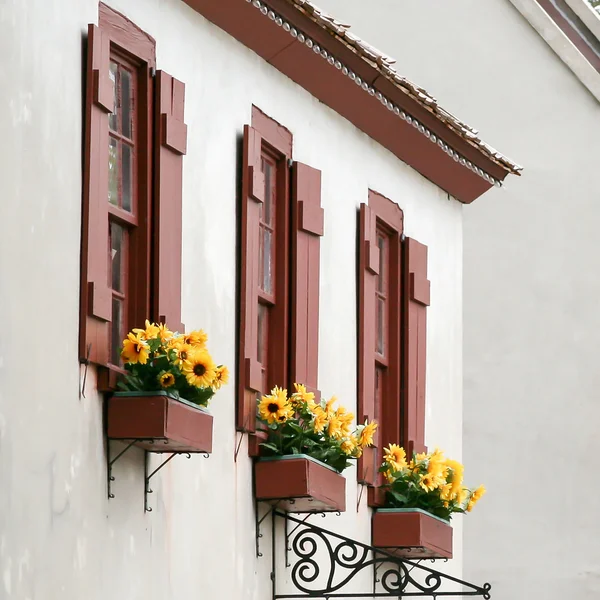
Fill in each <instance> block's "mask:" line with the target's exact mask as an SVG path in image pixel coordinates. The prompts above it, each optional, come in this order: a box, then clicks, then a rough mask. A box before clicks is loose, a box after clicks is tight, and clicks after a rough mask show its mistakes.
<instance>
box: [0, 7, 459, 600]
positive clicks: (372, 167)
mask: <svg viewBox="0 0 600 600" xmlns="http://www.w3.org/2000/svg"><path fill="white" fill-rule="evenodd" d="M111 4H112V5H113V6H114V8H116V9H117V10H120V11H122V12H124V13H125V14H126V16H128V17H129V18H131V19H132V20H133V21H134V22H136V23H137V24H138V25H139V26H140V27H142V28H143V29H144V30H145V31H147V32H148V33H149V34H151V35H152V36H154V37H155V38H156V40H157V55H158V68H162V69H165V70H166V71H168V72H169V73H171V74H172V75H174V76H175V77H177V78H179V79H181V80H182V81H184V82H185V83H186V85H187V90H186V91H187V93H186V122H187V124H188V134H189V138H188V154H187V156H186V158H185V163H184V165H185V166H184V209H183V211H184V214H183V219H184V226H183V246H184V256H183V322H184V323H186V325H187V327H188V328H190V329H191V328H196V327H203V328H205V329H206V330H207V331H208V333H209V336H210V339H209V347H210V349H211V351H212V353H213V355H214V356H215V358H216V359H217V360H218V361H219V362H221V361H222V362H224V363H225V364H228V365H229V366H230V367H231V368H232V370H233V369H234V366H235V357H236V352H235V344H234V341H235V335H236V309H235V307H236V291H235V265H236V255H237V249H236V219H235V215H236V190H237V181H236V177H237V164H236V153H237V150H238V143H239V136H240V135H241V132H242V129H243V125H244V124H245V123H248V122H249V121H250V114H251V105H252V103H254V104H256V105H257V106H259V107H260V108H261V109H262V110H264V111H265V112H266V113H267V114H269V115H270V116H272V117H274V118H275V119H277V120H279V121H280V122H282V123H283V124H285V125H286V126H287V127H288V128H290V129H291V130H292V132H293V133H294V158H296V159H297V160H300V161H303V162H306V163H308V164H311V165H312V166H314V167H317V168H319V169H321V170H322V172H323V194H322V196H323V206H324V208H325V236H324V237H323V241H322V258H321V261H322V277H321V286H322V287H321V332H320V333H321V344H320V387H321V389H322V391H323V393H324V394H326V395H330V394H333V393H335V394H337V395H338V396H339V398H340V400H341V401H342V402H343V403H344V404H346V405H347V406H348V407H349V408H351V409H355V407H356V354H355V347H356V343H355V340H356V306H355V298H356V282H355V272H356V266H355V264H356V263H355V259H356V225H357V208H358V206H359V204H360V203H361V202H363V201H366V200H367V191H368V188H369V187H372V188H373V189H376V190H377V191H379V192H381V193H383V194H385V195H387V196H389V197H391V198H392V199H394V200H396V201H397V202H398V203H399V204H400V206H401V207H402V208H403V210H404V213H405V223H406V233H407V235H410V236H413V237H415V238H417V239H418V240H419V241H421V242H423V243H425V244H427V245H428V246H429V257H430V258H429V277H430V279H431V281H432V296H431V297H432V305H431V308H430V310H429V334H428V335H429V337H428V343H429V365H428V366H429V370H428V393H429V407H428V414H427V441H428V443H430V444H432V445H433V444H439V445H440V446H443V447H444V448H446V449H447V451H448V452H449V454H451V455H454V456H456V457H457V458H460V452H461V435H462V432H461V408H462V405H461V397H462V382H461V378H460V372H461V368H462V356H461V343H462V340H461V330H462V326H461V310H462V305H461V302H462V298H461V280H462V272H461V270H462V258H461V257H462V208H461V206H460V205H459V204H458V203H457V202H455V201H454V200H451V199H448V198H447V196H446V194H444V193H443V192H442V191H441V190H439V189H438V188H437V187H435V186H434V185H433V184H432V183H430V182H428V181H426V180H425V179H423V178H422V177H421V176H420V175H418V174H417V173H415V172H414V171H412V170H411V169H410V168H408V167H407V166H406V165H404V164H403V163H401V162H400V161H398V160H397V159H396V158H395V157H393V156H392V155H391V154H390V153H388V152H387V151H386V150H384V149H383V148H381V147H379V146H378V145H377V144H375V143H374V142H372V141H371V140H370V139H369V138H368V137H367V136H365V135H364V134H362V133H360V132H359V131H358V130H356V129H355V128H354V127H353V126H352V125H350V124H349V123H348V122H347V121H345V120H344V119H342V118H341V117H339V116H337V115H336V114H335V113H333V112H332V111H331V110H329V109H327V108H326V107H324V106H323V105H321V104H320V103H319V102H318V101H316V100H315V99H314V98H312V97H311V96H310V95H309V94H308V93H307V92H305V91H304V90H302V89H300V88H298V87H297V86H296V85H295V84H293V83H292V82H291V81H290V80H288V79H287V78H286V77H284V76H283V75H281V74H280V73H278V72H276V71H274V70H273V69H272V68H271V67H269V66H268V65H267V64H266V63H264V62H263V61H262V60H261V59H260V58H259V57H258V56H256V55H255V54H253V53H252V52H250V51H249V50H247V49H245V48H244V47H242V46H241V45H239V44H238V43H237V42H234V41H233V40H232V39H231V38H230V37H228V36H227V35H226V34H225V33H224V32H222V31H221V30H219V29H217V28H216V27H214V26H213V25H211V24H209V23H207V22H206V21H205V20H204V19H203V18H202V17H200V16H198V15H197V14H196V13H195V12H193V11H192V10H191V9H190V8H189V7H188V6H186V5H184V4H183V3H182V2H180V1H178V0H119V1H115V2H112V3H111ZM88 22H97V5H96V2H95V1H93V0H71V1H70V2H64V1H62V2H60V1H58V0H35V1H30V2H21V1H19V0H6V1H5V2H3V3H2V4H1V5H0V57H1V58H0V81H1V82H2V85H1V86H0V140H1V141H0V158H1V161H0V165H1V167H0V170H1V173H2V176H1V177H0V198H2V202H1V203H0V222H1V223H2V224H3V231H2V235H1V236H0V314H1V315H2V324H3V325H2V335H1V336H0V598H2V600H4V599H6V600H11V599H18V600H50V599H57V598H61V599H64V600H82V599H84V598H85V599H86V600H101V599H102V600H104V599H105V598H106V597H107V596H110V597H114V598H123V599H127V600H138V599H139V600H142V599H143V600H159V599H160V600H180V599H181V598H190V597H200V598H227V599H241V598H244V599H256V600H263V599H265V600H266V598H268V597H270V596H269V594H270V580H269V572H270V559H269V554H268V545H267V547H266V548H265V550H266V551H265V557H264V558H262V559H257V558H256V556H255V546H254V544H255V539H254V515H253V503H252V493H251V462H250V459H249V458H248V457H247V452H246V447H245V443H244V444H242V448H241V451H240V454H239V457H238V461H237V463H234V460H233V457H234V450H235V446H236V443H237V436H236V433H235V430H234V404H235V403H234V389H235V386H234V385H233V384H230V385H229V386H228V387H226V388H225V389H224V390H222V392H220V393H219V394H218V395H217V396H216V397H215V398H214V400H213V403H212V407H211V408H212V411H213V413H214V415H215V445H214V453H213V455H212V456H211V458H210V459H209V460H206V459H204V458H202V457H200V456H195V457H192V459H191V460H189V461H188V460H185V459H184V458H181V457H179V458H176V459H175V460H173V462H171V463H170V464H169V466H168V467H166V468H165V469H164V470H163V471H161V473H160V475H158V476H157V477H156V478H155V479H154V480H153V481H152V487H153V489H154V490H155V492H154V494H152V495H151V497H150V502H151V505H152V506H153V512H152V513H149V514H144V511H143V453H142V452H141V451H139V450H133V451H132V452H130V453H128V454H127V455H126V456H125V457H124V458H122V459H121V460H120V461H119V462H118V463H117V464H116V465H115V471H114V475H115V477H116V481H115V483H114V488H113V491H114V493H115V496H116V497H115V498H114V499H113V500H111V501H110V502H109V501H108V500H107V497H106V441H105V439H104V433H103V431H104V429H103V421H102V401H101V398H100V397H99V396H98V395H97V394H96V392H95V385H94V376H93V371H92V370H90V372H89V373H88V381H87V387H86V390H87V393H86V397H85V398H80V397H79V393H78V390H79V385H80V381H81V378H82V375H83V370H82V368H80V367H79V364H78V357H77V337H78V318H79V315H78V303H79V299H78V287H79V260H80V254H79V253H80V247H79V244H80V229H81V223H80V220H81V147H82V94H83V87H82V85H83V83H82V74H83V71H84V64H85V62H84V56H83V51H82V43H83V40H84V35H85V32H86V31H87V23H88ZM120 448H122V446H121V445H120V444H118V443H115V444H114V445H112V446H111V450H112V452H113V455H114V453H116V452H117V451H118V450H119V449H120ZM160 460H161V459H160V458H156V457H155V458H154V459H153V464H154V465H155V466H157V465H158V464H159V461H160ZM346 475H347V478H348V486H347V488H348V502H347V504H348V512H347V513H346V514H344V515H342V516H341V517H339V518H335V517H328V518H327V519H326V520H325V519H320V518H319V524H323V523H326V526H327V527H331V528H332V529H334V530H336V531H340V532H342V533H345V534H347V535H350V536H354V537H357V538H358V539H362V540H364V541H368V540H369V538H370V520H369V512H368V510H367V508H366V494H364V495H363V498H362V503H361V508H360V512H359V513H358V514H357V512H356V508H355V507H356V503H357V492H358V490H357V486H356V484H355V481H356V474H355V469H354V468H352V469H350V470H349V471H347V472H346ZM217 485H218V488H217V487H216V486H217ZM216 490H218V492H217V491H216ZM267 532H268V527H267ZM455 535H456V546H455V548H456V555H457V559H456V560H455V561H454V562H453V563H452V564H451V565H450V567H449V568H450V569H451V570H452V572H453V573H455V574H460V569H461V560H460V547H461V543H460V541H461V536H460V525H457V530H456V533H455ZM268 540H269V537H268V536H265V542H266V543H267V544H268ZM363 581H364V582H365V585H366V586H369V585H370V583H371V580H370V574H366V578H365V579H364V580H363ZM367 589H369V588H368V587H367Z"/></svg>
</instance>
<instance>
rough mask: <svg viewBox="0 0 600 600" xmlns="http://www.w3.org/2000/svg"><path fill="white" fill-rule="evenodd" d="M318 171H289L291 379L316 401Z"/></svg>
mask: <svg viewBox="0 0 600 600" xmlns="http://www.w3.org/2000/svg"><path fill="white" fill-rule="evenodd" d="M323 219H324V217H323V209H322V208H321V171H318V170H317V169H313V168H312V167H309V166H308V165H305V164H302V163H299V162H295V163H294V166H293V170H292V342H291V379H292V382H297V383H303V384H305V385H306V387H307V389H308V390H309V391H311V392H313V393H315V395H316V396H317V397H319V396H320V394H319V391H318V370H319V273H320V259H321V236H322V235H323Z"/></svg>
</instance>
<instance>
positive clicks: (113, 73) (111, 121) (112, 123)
mask: <svg viewBox="0 0 600 600" xmlns="http://www.w3.org/2000/svg"><path fill="white" fill-rule="evenodd" d="M118 69H119V67H118V66H117V63H115V62H112V61H111V63H110V66H109V69H108V75H109V77H110V80H111V81H112V83H113V112H112V113H111V114H110V115H109V116H108V126H109V127H110V128H111V129H112V130H113V131H118V128H119V125H118V117H117V71H118Z"/></svg>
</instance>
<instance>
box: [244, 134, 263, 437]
mask: <svg viewBox="0 0 600 600" xmlns="http://www.w3.org/2000/svg"><path fill="white" fill-rule="evenodd" d="M261 147H262V139H261V136H260V134H259V133H258V131H256V129H253V128H252V127H250V126H249V125H246V126H245V127H244V147H243V156H242V161H243V166H242V169H243V171H242V207H241V209H242V210H241V216H242V221H241V272H242V275H241V302H240V359H239V377H238V380H239V386H240V387H239V392H238V406H237V427H238V429H241V430H243V431H250V432H252V431H255V430H256V419H255V415H256V395H257V393H259V392H261V391H262V390H261V387H262V373H261V367H260V363H259V362H258V356H257V353H258V274H259V264H258V260H259V215H260V206H261V204H262V203H263V202H264V192H265V179H264V175H263V172H262V169H261Z"/></svg>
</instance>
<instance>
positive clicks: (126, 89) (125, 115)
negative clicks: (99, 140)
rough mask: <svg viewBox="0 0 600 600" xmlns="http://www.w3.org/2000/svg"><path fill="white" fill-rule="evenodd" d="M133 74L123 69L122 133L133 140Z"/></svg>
mask: <svg viewBox="0 0 600 600" xmlns="http://www.w3.org/2000/svg"><path fill="white" fill-rule="evenodd" d="M132 91H133V90H132V89H131V73H129V71H125V70H124V69H121V107H120V108H121V118H122V122H121V132H122V133H123V135H124V136H125V137H128V138H131V131H132V122H131V120H132V116H133V111H132V100H133V94H132Z"/></svg>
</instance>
